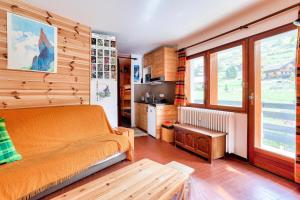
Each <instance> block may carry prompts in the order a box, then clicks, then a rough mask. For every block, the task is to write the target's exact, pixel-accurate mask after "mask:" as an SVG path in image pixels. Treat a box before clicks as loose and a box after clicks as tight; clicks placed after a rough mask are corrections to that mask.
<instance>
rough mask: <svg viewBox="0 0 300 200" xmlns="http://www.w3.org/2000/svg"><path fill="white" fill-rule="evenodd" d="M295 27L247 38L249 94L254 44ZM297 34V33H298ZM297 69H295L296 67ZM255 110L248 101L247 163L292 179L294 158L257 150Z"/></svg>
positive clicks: (252, 92)
mask: <svg viewBox="0 0 300 200" xmlns="http://www.w3.org/2000/svg"><path fill="white" fill-rule="evenodd" d="M295 29H297V27H295V26H294V25H293V24H286V25H283V26H279V27H277V28H274V29H271V30H268V31H265V32H262V33H259V34H256V35H254V36H251V37H250V38H249V65H250V66H251V68H249V89H248V92H249V94H254V95H255V90H254V87H255V81H254V76H255V67H254V66H255V51H254V49H255V42H256V41H258V40H262V39H265V38H268V37H272V36H275V35H278V34H281V33H285V32H288V31H291V30H295ZM298 34H299V32H298ZM296 68H297V67H296ZM254 110H255V103H253V102H252V101H249V111H248V158H249V162H250V163H252V164H254V165H256V166H261V165H262V163H263V164H264V167H263V168H264V169H267V170H269V171H271V172H273V173H276V174H280V175H281V176H283V177H286V178H288V179H293V177H294V162H295V158H290V157H287V156H285V155H282V154H278V153H275V152H272V151H268V150H266V149H263V148H259V147H257V146H256V143H257V141H255V140H256V137H260V135H257V134H256V132H255V123H256V122H255V116H256V113H255V112H254ZM274 162H276V163H277V166H276V168H277V170H276V171H275V167H274ZM278 169H279V170H283V169H284V170H283V171H281V172H278Z"/></svg>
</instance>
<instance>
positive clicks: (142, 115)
mask: <svg viewBox="0 0 300 200" xmlns="http://www.w3.org/2000/svg"><path fill="white" fill-rule="evenodd" d="M148 106H149V105H148V104H145V103H135V119H136V122H135V123H136V127H138V128H140V129H142V130H144V131H148V123H150V122H151V125H153V123H154V126H155V130H154V131H155V133H152V135H155V137H156V138H157V139H160V135H161V125H162V123H163V122H165V121H174V122H175V121H176V119H177V107H176V106H174V105H164V104H157V105H156V106H155V107H154V108H153V109H155V111H153V113H155V116H154V117H152V119H148ZM149 116H153V115H149Z"/></svg>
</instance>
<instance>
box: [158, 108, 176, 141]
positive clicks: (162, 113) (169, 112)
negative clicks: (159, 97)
mask: <svg viewBox="0 0 300 200" xmlns="http://www.w3.org/2000/svg"><path fill="white" fill-rule="evenodd" d="M176 120H177V107H176V106H174V105H160V104H158V105H157V106H156V138H157V139H160V136H161V125H162V124H163V123H164V122H165V121H172V122H175V121H176Z"/></svg>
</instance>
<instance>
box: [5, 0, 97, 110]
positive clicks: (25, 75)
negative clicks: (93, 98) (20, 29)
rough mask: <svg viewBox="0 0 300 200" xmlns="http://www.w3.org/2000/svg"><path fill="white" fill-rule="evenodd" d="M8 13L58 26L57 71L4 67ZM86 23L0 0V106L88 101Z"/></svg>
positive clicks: (88, 80) (87, 34) (88, 37)
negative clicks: (43, 71) (42, 71)
mask: <svg viewBox="0 0 300 200" xmlns="http://www.w3.org/2000/svg"><path fill="white" fill-rule="evenodd" d="M7 12H11V13H15V14H18V15H21V16H25V17H28V18H31V19H34V20H37V21H40V22H43V23H47V24H50V25H53V26H56V27H57V37H58V38H57V62H58V63H57V73H40V72H27V71H17V70H8V69H7V35H6V34H7V30H6V27H7V26H6V23H7V21H6V18H7V17H6V14H7ZM90 34H91V29H90V28H89V27H87V26H84V25H81V24H79V23H76V22H73V21H71V20H69V19H66V18H63V17H61V16H58V15H56V14H54V13H52V12H48V11H45V10H41V9H39V8H36V7H33V6H31V5H28V4H26V3H23V2H21V1H17V0H0V109H2V108H4V109H9V108H23V107H44V106H57V105H77V104H89V92H90V78H89V77H90Z"/></svg>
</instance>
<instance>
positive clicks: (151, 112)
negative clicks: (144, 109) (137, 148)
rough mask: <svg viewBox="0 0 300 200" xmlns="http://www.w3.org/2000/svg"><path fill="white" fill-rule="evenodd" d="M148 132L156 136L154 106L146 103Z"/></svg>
mask: <svg viewBox="0 0 300 200" xmlns="http://www.w3.org/2000/svg"><path fill="white" fill-rule="evenodd" d="M147 132H148V134H149V135H151V136H153V137H156V108H155V107H154V106H151V105H148V130H147Z"/></svg>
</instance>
